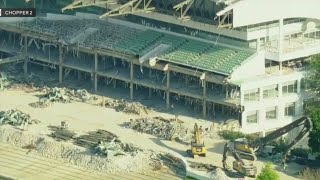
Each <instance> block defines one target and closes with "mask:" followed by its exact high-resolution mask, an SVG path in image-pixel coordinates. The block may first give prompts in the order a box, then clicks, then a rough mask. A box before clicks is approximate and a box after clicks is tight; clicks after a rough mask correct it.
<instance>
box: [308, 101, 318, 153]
mask: <svg viewBox="0 0 320 180" xmlns="http://www.w3.org/2000/svg"><path fill="white" fill-rule="evenodd" d="M316 104H318V103H316ZM306 114H308V115H309V117H310V118H311V120H312V124H313V128H312V131H311V132H310V134H309V142H308V144H309V147H310V148H311V150H312V152H320V144H319V143H320V106H319V105H314V104H313V105H311V106H310V107H308V108H307V109H306Z"/></svg>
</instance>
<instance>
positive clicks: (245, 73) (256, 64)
mask: <svg viewBox="0 0 320 180" xmlns="http://www.w3.org/2000/svg"><path fill="white" fill-rule="evenodd" d="M262 74H265V53H264V51H261V52H258V53H255V54H254V55H252V56H251V57H249V58H248V59H247V60H246V61H244V62H243V63H242V65H241V66H240V67H238V68H237V69H236V70H235V71H234V72H233V73H232V75H231V81H233V80H239V79H245V78H249V77H254V76H258V75H262Z"/></svg>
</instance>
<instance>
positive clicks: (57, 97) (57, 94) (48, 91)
mask: <svg viewBox="0 0 320 180" xmlns="http://www.w3.org/2000/svg"><path fill="white" fill-rule="evenodd" d="M43 91H44V95H43V97H41V98H40V100H39V101H38V102H35V103H31V104H29V105H30V106H31V107H35V108H44V107H47V106H49V105H50V104H51V103H54V102H61V103H71V102H74V101H82V102H84V101H87V100H90V99H91V98H92V97H91V95H90V94H89V93H88V92H87V91H86V90H85V89H79V90H76V91H75V90H70V89H67V88H58V87H55V88H44V89H43Z"/></svg>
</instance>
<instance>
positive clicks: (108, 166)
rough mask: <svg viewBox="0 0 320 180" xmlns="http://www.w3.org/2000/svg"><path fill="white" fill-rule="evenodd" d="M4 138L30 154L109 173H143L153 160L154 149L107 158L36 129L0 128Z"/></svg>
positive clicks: (3, 139) (5, 141)
mask: <svg viewBox="0 0 320 180" xmlns="http://www.w3.org/2000/svg"><path fill="white" fill-rule="evenodd" d="M0 141H1V142H4V143H8V144H12V145H16V146H19V147H23V148H24V147H29V146H30V145H31V147H32V150H31V153H30V155H32V154H38V155H41V156H44V157H49V158H54V159H60V160H63V161H66V162H70V163H72V164H73V165H76V166H80V167H83V168H86V169H91V170H96V171H100V172H109V173H116V172H117V173H124V172H125V173H128V172H131V171H132V172H137V171H139V172H141V171H143V170H144V169H146V167H149V163H150V155H151V153H150V151H143V152H140V151H139V152H138V153H137V155H135V156H114V157H112V158H105V157H104V156H96V155H92V154H88V153H86V152H84V150H83V148H80V147H79V146H76V145H73V144H70V143H61V142H57V141H55V140H52V139H51V138H47V137H46V136H41V135H39V133H38V132H34V131H23V132H21V131H20V130H17V129H14V128H12V127H10V126H1V127H0Z"/></svg>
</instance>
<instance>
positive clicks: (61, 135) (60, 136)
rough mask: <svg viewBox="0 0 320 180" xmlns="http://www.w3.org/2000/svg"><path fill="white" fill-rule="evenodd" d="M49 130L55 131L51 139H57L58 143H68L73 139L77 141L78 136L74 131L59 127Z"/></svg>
mask: <svg viewBox="0 0 320 180" xmlns="http://www.w3.org/2000/svg"><path fill="white" fill-rule="evenodd" d="M49 128H50V130H51V131H53V132H52V133H51V135H50V137H52V138H54V139H56V140H57V141H68V140H71V139H75V138H76V135H77V134H76V133H74V132H73V131H71V130H69V129H66V128H62V127H57V126H49Z"/></svg>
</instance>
